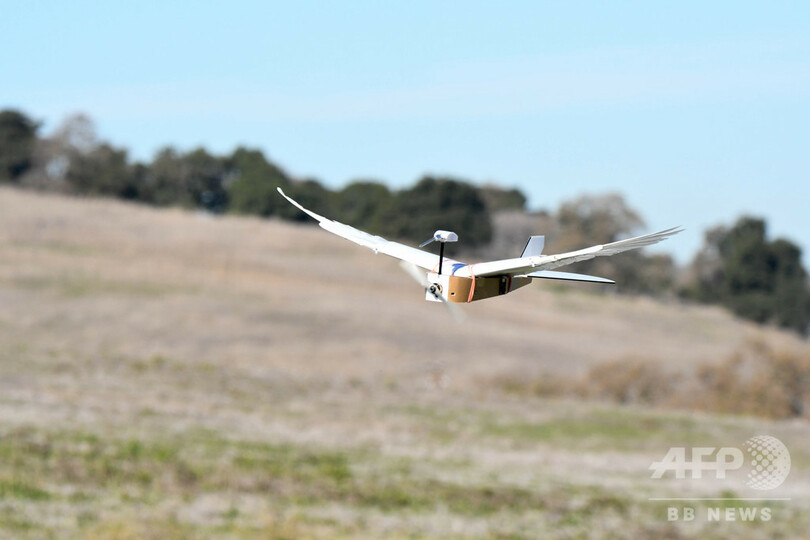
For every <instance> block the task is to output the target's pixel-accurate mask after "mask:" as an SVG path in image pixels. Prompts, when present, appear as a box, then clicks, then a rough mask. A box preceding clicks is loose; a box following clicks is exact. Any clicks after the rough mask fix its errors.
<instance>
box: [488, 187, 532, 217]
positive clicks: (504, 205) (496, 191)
mask: <svg viewBox="0 0 810 540" xmlns="http://www.w3.org/2000/svg"><path fill="white" fill-rule="evenodd" d="M478 194H479V195H480V196H481V199H482V200H483V201H484V205H485V206H486V207H487V210H488V211H489V212H490V213H493V212H498V211H501V210H525V209H526V196H525V195H524V194H523V192H522V191H520V190H519V189H504V188H502V187H500V186H496V185H494V184H487V185H485V186H482V187H480V188H478Z"/></svg>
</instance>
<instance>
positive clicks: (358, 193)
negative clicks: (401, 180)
mask: <svg viewBox="0 0 810 540" xmlns="http://www.w3.org/2000/svg"><path fill="white" fill-rule="evenodd" d="M392 201H393V194H392V193H391V191H390V190H389V189H388V188H387V187H386V186H385V185H383V184H381V183H378V182H369V181H356V182H352V183H350V184H349V185H347V186H346V187H344V188H343V189H342V190H340V192H338V193H337V200H336V205H337V208H336V211H337V213H336V217H337V219H339V220H340V221H342V222H344V223H348V224H350V225H352V226H353V227H358V228H362V229H365V230H367V231H368V232H370V233H372V234H376V233H377V231H378V230H379V229H381V228H383V223H382V222H383V221H384V220H385V218H386V216H387V215H390V213H391V202H392Z"/></svg>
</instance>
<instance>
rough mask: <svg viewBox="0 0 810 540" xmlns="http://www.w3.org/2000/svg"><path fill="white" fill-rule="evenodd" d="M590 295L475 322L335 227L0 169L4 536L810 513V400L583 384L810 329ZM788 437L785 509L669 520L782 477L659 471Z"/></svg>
mask: <svg viewBox="0 0 810 540" xmlns="http://www.w3.org/2000/svg"><path fill="white" fill-rule="evenodd" d="M462 240H463V238H462ZM519 248H520V246H516V250H518V249H519ZM450 255H451V256H452V254H450ZM589 287H590V286H586V285H581V286H575V287H566V288H561V287H559V286H556V285H546V284H535V285H532V286H531V287H528V288H526V289H522V290H521V291H519V292H517V293H515V294H513V295H510V296H508V297H505V298H502V299H497V300H490V301H483V302H479V303H476V304H471V305H469V306H463V308H464V309H465V311H466V312H467V314H468V315H469V317H468V318H467V321H466V322H465V323H464V324H463V325H455V324H453V323H452V320H451V319H450V318H449V317H448V316H447V314H446V313H445V312H444V309H443V308H442V306H440V305H437V304H433V303H426V302H425V301H424V300H423V293H422V292H421V291H420V290H419V288H418V287H417V286H415V285H414V284H413V282H412V281H411V280H410V278H409V277H408V276H406V275H405V274H404V273H402V272H401V271H400V270H399V268H398V267H397V264H396V262H395V261H393V260H392V259H389V258H387V257H384V256H374V255H373V254H372V253H371V252H369V251H367V250H365V249H363V248H360V247H357V246H354V245H352V244H349V243H347V242H344V241H341V240H340V239H338V238H336V237H333V236H331V235H329V234H327V233H325V232H324V231H321V230H320V229H318V228H316V227H311V226H296V225H292V224H289V223H280V222H272V221H270V222H268V221H261V220H257V219H246V218H231V217H227V218H211V217H209V216H206V215H201V214H193V213H186V212H181V211H175V210H169V211H158V210H154V209H151V208H144V207H139V206H130V205H125V204H122V203H117V202H112V201H100V200H79V199H69V198H61V197H57V196H50V195H38V194H33V193H26V192H20V191H15V190H9V189H0V457H1V458H2V459H0V537H9V538H17V537H34V538H37V537H59V538H61V537H65V536H67V537H71V536H72V537H89V538H143V537H148V538H167V537H169V538H171V537H177V538H185V537H212V536H221V537H226V538H242V537H244V538H251V537H273V538H275V537H286V538H301V537H470V536H473V537H475V536H480V537H491V536H500V537H527V538H533V537H562V538H568V537H571V538H578V537H595V538H598V537H627V538H639V537H649V538H660V537H670V538H678V537H682V536H686V537H689V536H706V535H709V536H715V537H728V538H732V537H740V536H752V537H761V538H770V537H773V536H774V535H779V534H781V535H783V536H786V537H789V536H799V535H800V534H802V533H804V532H805V531H806V530H808V526H810V517H808V516H807V514H806V512H802V509H803V508H805V507H806V501H807V497H808V496H810V474H809V473H808V468H810V444H809V443H810V425H808V423H807V421H806V420H801V419H794V420H783V421H776V420H767V419H758V418H755V417H751V416H745V417H744V416H729V415H716V414H710V413H690V412H686V411H683V410H681V409H671V408H670V409H664V408H660V407H659V408H649V407H644V406H642V405H629V406H621V405H617V404H613V403H610V402H599V401H582V400H581V399H580V398H579V397H577V396H581V395H588V392H579V393H577V392H576V391H574V390H571V392H568V389H574V388H576V387H577V385H579V384H581V383H582V381H585V382H587V383H588V384H591V385H594V384H596V385H597V386H598V383H599V381H601V380H603V377H602V376H601V375H600V376H598V377H596V380H594V377H595V374H600V373H602V374H604V373H611V372H613V371H615V370H614V368H613V367H612V366H617V365H618V366H620V365H623V364H624V363H626V362H628V361H629V360H628V359H632V361H633V362H635V363H636V364H639V363H642V364H644V365H654V366H656V369H657V372H656V373H658V376H659V378H660V377H664V378H665V379H669V378H672V379H673V380H674V379H676V378H683V377H689V376H693V375H694V373H695V372H696V371H697V370H699V369H700V368H701V367H705V366H710V365H714V364H720V363H722V362H724V361H726V360H727V359H728V358H729V357H731V356H732V355H733V354H735V352H739V351H745V349H746V348H747V347H748V346H749V345H748V344H750V343H752V342H756V343H760V344H767V345H768V346H772V347H775V348H780V349H789V350H792V351H794V354H796V355H798V356H799V357H802V356H803V355H807V354H808V353H807V346H806V344H803V343H800V342H799V341H798V340H796V339H795V338H793V337H792V336H790V335H788V334H785V333H781V332H777V331H774V330H770V329H762V328H758V327H755V326H752V325H750V324H747V323H742V322H739V321H737V320H735V319H734V318H732V317H731V316H729V315H728V314H727V313H725V312H724V311H722V310H719V309H714V308H704V307H695V306H684V305H680V304H676V303H670V304H664V303H659V302H656V301H654V300H650V299H646V298H627V297H616V296H611V295H601V294H595V293H594V292H593V289H591V288H589ZM605 366H608V367H607V371H605ZM600 367H601V368H602V370H601V371H600V370H599V369H598V368H600ZM605 378H607V377H605ZM560 389H566V390H565V391H560ZM597 393H598V392H597ZM548 396H554V397H548ZM684 405H688V403H687V404H684V403H683V402H680V403H678V406H679V407H680V406H684ZM755 412H756V411H755ZM763 433H764V434H770V435H774V436H777V437H779V438H780V439H781V440H782V441H784V442H785V444H786V445H787V446H788V448H789V449H790V451H791V457H792V459H793V469H792V472H791V475H790V477H789V478H788V481H787V482H786V483H785V485H784V486H782V487H781V488H780V489H779V490H778V495H777V494H773V496H778V497H780V498H790V499H791V500H790V501H775V502H768V503H765V504H768V505H770V507H771V508H772V510H773V518H772V519H770V520H769V521H759V520H757V521H753V522H743V521H740V520H737V521H734V522H722V523H716V522H715V523H710V522H706V521H705V520H700V519H697V520H695V521H694V522H668V521H667V506H668V503H666V502H660V501H649V500H648V499H650V498H660V497H677V496H683V497H685V496H695V495H700V496H702V497H720V496H723V497H729V496H739V497H743V496H761V495H762V493H761V492H760V493H754V495H751V494H750V493H751V492H749V491H747V490H746V489H745V488H744V486H743V487H739V486H738V485H737V484H733V483H732V484H729V483H722V482H719V481H715V480H703V481H692V482H689V481H676V480H671V479H670V480H652V479H650V477H649V476H650V473H649V471H648V469H647V468H648V467H649V465H650V463H651V462H652V461H657V460H660V459H661V458H662V457H663V455H664V453H665V452H666V450H667V449H668V448H669V447H671V446H741V445H742V443H743V442H744V441H745V440H746V439H748V438H749V437H751V436H753V435H758V434H763ZM740 485H742V484H741V483H740ZM729 486H731V487H729ZM729 493H731V495H729ZM694 504H695V506H697V507H698V509H705V508H707V507H708V506H710V505H712V504H715V503H711V502H697V503H694ZM723 504H731V505H735V504H743V503H738V502H724V503H723Z"/></svg>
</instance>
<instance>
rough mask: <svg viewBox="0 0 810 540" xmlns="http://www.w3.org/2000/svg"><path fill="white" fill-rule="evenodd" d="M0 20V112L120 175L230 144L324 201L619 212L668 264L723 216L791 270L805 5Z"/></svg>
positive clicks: (401, 6) (90, 7) (9, 6)
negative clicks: (585, 205) (80, 126)
mask: <svg viewBox="0 0 810 540" xmlns="http://www.w3.org/2000/svg"><path fill="white" fill-rule="evenodd" d="M0 10H1V11H0V12H2V13H3V19H4V25H3V26H4V32H3V34H2V37H0V65H2V66H3V73H4V76H3V77H2V79H0V107H3V108H5V107H12V106H13V107H19V108H21V109H23V110H24V111H26V112H27V113H28V114H30V115H32V116H34V117H36V118H38V119H40V120H42V121H43V122H44V123H45V124H44V130H45V132H46V133H47V131H48V130H49V129H52V128H53V127H54V126H55V125H56V124H57V123H58V122H59V121H60V120H61V119H62V118H63V117H64V116H65V115H67V114H69V113H72V112H76V111H83V112H86V113H88V114H89V115H90V116H91V117H92V118H93V119H94V120H95V121H96V124H97V127H98V130H99V133H100V135H101V136H102V137H103V138H105V139H108V140H111V141H112V142H113V143H114V144H117V145H121V146H125V147H127V148H129V149H130V150H131V152H132V155H133V156H134V157H135V158H138V159H149V158H150V157H151V156H152V155H153V154H154V152H155V151H156V150H157V149H158V148H160V147H162V146H165V145H174V146H177V147H179V148H181V149H191V148H193V147H196V146H199V145H203V146H205V147H207V148H209V149H210V150H212V151H215V152H228V151H230V150H232V149H233V148H234V147H235V146H237V145H239V144H245V145H249V146H252V147H259V148H261V149H262V150H264V151H265V152H266V154H267V155H268V156H269V157H270V158H271V159H273V160H274V161H275V162H277V163H278V164H280V165H281V166H282V167H284V168H285V169H286V170H288V172H290V173H291V174H293V175H295V176H300V177H304V176H306V177H314V178H317V179H319V180H320V181H322V182H323V183H325V184H326V185H329V186H331V187H339V186H341V185H343V184H345V183H346V182H348V181H350V180H352V179H357V178H370V179H376V180H380V181H385V182H386V183H388V184H389V185H391V186H392V187H402V186H406V185H410V184H411V183H413V182H414V181H415V180H416V179H417V178H418V177H419V176H421V175H422V174H425V173H432V174H449V175H454V176H458V177H462V178H465V179H469V180H471V181H474V182H476V183H483V182H490V181H491V182H496V183H498V184H502V185H504V186H517V187H519V188H520V189H521V190H523V191H524V192H525V193H526V194H527V195H528V197H529V202H530V206H531V207H533V208H550V209H553V208H555V207H556V206H557V205H558V204H559V203H560V202H561V201H563V200H565V199H568V198H571V197H574V196H577V195H579V194H582V193H599V192H605V191H619V192H621V193H622V194H624V196H625V197H626V199H627V200H628V202H629V203H630V204H631V205H632V206H633V207H635V208H636V209H638V210H639V211H640V212H641V214H642V215H643V216H644V218H645V219H646V222H647V226H648V228H649V229H658V228H664V227H668V226H671V225H682V226H684V227H686V228H687V231H686V232H685V233H684V234H682V235H680V236H679V237H676V238H674V239H672V240H670V241H669V242H667V245H666V246H665V247H666V249H667V250H669V251H671V252H673V253H674V254H675V255H676V257H677V258H678V260H679V261H680V262H686V261H687V260H688V259H689V258H690V257H691V255H692V254H693V253H694V252H695V250H697V249H698V248H699V246H700V244H701V242H702V237H703V231H704V230H705V229H706V228H707V227H709V226H712V225H715V224H718V223H730V222H732V221H733V220H734V219H736V218H737V217H738V216H739V215H741V214H743V213H749V214H755V215H760V216H764V217H766V218H767V220H768V223H769V225H770V231H771V234H772V235H774V236H777V235H779V236H786V237H788V238H790V239H791V240H793V241H794V242H797V243H798V244H799V245H800V246H801V247H802V248H803V250H804V251H805V261H810V256H809V255H810V254H808V253H807V252H808V251H810V218H809V217H808V213H807V211H806V204H807V201H808V200H810V151H808V148H810V3H802V2H790V3H788V2H758V3H748V2H678V3H661V2H499V3H496V2H469V1H467V2H407V3H406V2H401V3H393V2H344V3H326V2H277V3H276V2H266V1H265V2H239V1H234V2H229V3H228V4H225V3H215V2H86V1H84V2H83V1H75V0H74V1H73V2H6V1H0ZM459 232H460V233H461V234H462V235H463V231H459ZM538 232H539V233H542V231H538ZM462 239H463V238H462Z"/></svg>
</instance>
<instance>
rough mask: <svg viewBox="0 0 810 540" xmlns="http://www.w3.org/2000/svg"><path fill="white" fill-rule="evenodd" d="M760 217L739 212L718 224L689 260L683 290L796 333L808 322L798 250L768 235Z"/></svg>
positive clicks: (809, 292)
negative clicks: (689, 279) (727, 223)
mask: <svg viewBox="0 0 810 540" xmlns="http://www.w3.org/2000/svg"><path fill="white" fill-rule="evenodd" d="M766 233H767V230H766V224H765V221H764V220H763V219H759V218H753V217H742V218H740V219H739V220H738V221H737V223H736V224H735V225H734V226H733V227H732V228H730V229H727V228H725V227H717V228H714V229H711V230H710V231H708V232H707V234H706V242H705V245H704V247H703V248H702V249H701V252H700V253H699V254H698V255H697V257H696V258H695V261H694V262H693V270H694V272H693V273H694V275H695V282H694V283H692V284H691V285H690V286H689V287H688V288H687V290H686V291H685V295H687V296H690V297H693V298H696V299H697V300H700V301H703V302H713V303H720V304H722V305H725V306H727V307H728V308H730V309H731V310H732V311H733V312H734V313H735V314H737V315H739V316H740V317H743V318H746V319H750V320H753V321H756V322H759V323H774V324H777V325H779V326H782V327H784V328H790V329H793V330H796V331H798V332H800V333H803V334H804V333H807V331H808V325H810V288H809V287H808V284H807V271H806V270H805V269H804V267H803V266H802V264H801V250H800V249H799V248H798V246H796V245H795V244H793V243H792V242H790V241H788V240H784V239H777V240H774V241H769V240H768V239H767V234H766Z"/></svg>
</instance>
